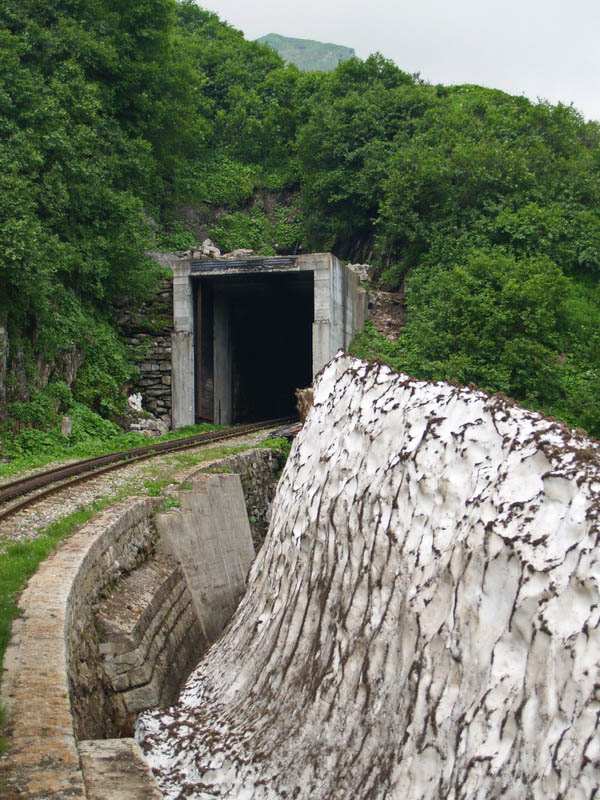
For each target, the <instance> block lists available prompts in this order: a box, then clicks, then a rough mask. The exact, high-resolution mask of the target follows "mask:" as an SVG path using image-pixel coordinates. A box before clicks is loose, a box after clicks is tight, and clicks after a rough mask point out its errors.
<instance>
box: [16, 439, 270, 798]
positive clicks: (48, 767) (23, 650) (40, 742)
mask: <svg viewBox="0 0 600 800" xmlns="http://www.w3.org/2000/svg"><path fill="white" fill-rule="evenodd" d="M216 468H217V469H219V468H220V469H222V470H225V471H229V470H231V471H232V472H233V471H238V470H239V471H240V472H241V473H242V474H243V480H242V482H244V481H245V482H246V483H247V485H248V486H249V490H248V491H247V492H246V494H247V495H248V496H252V498H253V502H254V503H255V504H256V505H258V497H259V496H261V495H262V496H263V497H264V498H269V497H270V496H271V494H272V489H271V487H270V486H268V484H269V483H273V482H274V480H275V478H276V474H277V472H278V468H279V465H278V459H277V455H276V454H274V453H273V452H272V451H269V450H258V451H251V452H249V453H244V454H243V458H240V457H239V456H236V457H233V459H224V460H223V461H222V462H220V463H219V465H217V467H216ZM202 469H203V468H202V467H199V468H196V469H194V470H190V472H189V473H188V474H187V476H186V480H190V479H192V480H193V475H194V474H197V473H199V472H200V471H201V470H202ZM252 476H253V477H252ZM212 477H214V478H217V476H212ZM218 477H223V478H232V477H233V476H229V475H224V476H218ZM259 479H260V480H263V481H264V489H260V488H259V487H258V481H259ZM236 480H237V478H236ZM162 502H163V499H162V498H129V499H128V500H125V501H122V502H120V503H117V504H115V505H114V506H111V507H110V508H109V509H106V510H105V511H104V512H102V513H101V514H99V515H98V516H97V517H95V518H94V519H93V520H91V521H90V522H89V523H87V524H86V525H85V526H84V527H83V528H82V529H81V530H80V531H79V532H78V533H76V534H74V535H73V536H71V537H70V538H69V539H68V540H66V541H65V542H64V543H63V544H62V545H61V546H60V548H59V549H58V550H57V551H56V552H55V553H54V554H53V555H52V556H51V557H50V558H49V559H48V560H47V561H46V562H44V563H43V564H42V566H41V567H40V569H39V571H38V572H37V573H36V575H35V576H34V577H33V578H32V579H31V580H30V581H29V584H28V586H27V588H26V589H25V591H24V592H23V594H22V596H21V598H20V601H19V605H20V607H21V608H22V609H23V614H22V616H21V617H20V618H19V619H17V620H15V623H14V625H13V632H12V639H11V643H10V646H9V648H8V650H7V653H6V656H5V661H4V668H5V671H4V675H3V683H2V702H3V704H4V705H5V706H6V708H7V711H8V714H9V719H10V724H11V730H10V767H11V769H10V774H9V775H8V777H7V779H6V782H5V784H4V785H3V787H2V797H3V798H6V800H11V799H12V798H15V800H16V798H21V797H28V798H31V800H36V799H38V800H42V798H43V800H59V799H60V800H62V799H63V798H82V800H83V798H87V800H95V798H100V797H111V798H112V799H113V800H117V799H118V798H123V800H124V799H125V798H130V799H131V798H134V797H140V798H141V797H148V798H152V797H158V796H160V795H157V794H156V787H155V785H154V779H153V777H152V775H151V774H150V773H149V772H148V770H147V768H146V766H145V764H144V763H143V760H140V754H139V751H138V749H137V748H136V746H135V745H134V743H133V742H132V741H131V740H128V739H120V740H116V741H113V740H111V741H108V740H107V739H106V737H115V736H118V735H119V734H122V733H123V732H128V730H129V728H130V726H131V722H132V719H133V715H134V714H135V713H136V712H137V711H139V710H141V708H146V707H148V706H153V705H155V704H158V703H161V704H162V703H169V702H170V701H171V700H172V699H173V698H174V696H175V694H176V692H177V691H178V689H179V686H180V685H181V682H182V681H183V680H184V679H185V678H186V677H187V674H188V673H189V670H190V669H191V667H192V666H193V664H194V662H195V661H196V660H197V658H198V656H199V655H200V654H201V653H202V651H203V650H204V649H205V648H206V646H207V640H206V638H205V637H203V636H202V634H201V631H200V626H199V621H198V617H197V615H196V614H195V613H194V609H193V605H192V599H191V595H190V592H189V590H188V587H187V583H186V582H185V580H184V578H183V571H182V570H181V569H180V567H179V565H178V564H177V563H176V562H175V561H174V560H172V559H170V558H169V557H168V556H166V555H164V554H160V555H158V556H155V551H156V549H157V547H158V549H159V550H160V547H159V542H158V536H157V532H156V529H155V526H154V524H153V522H152V518H153V515H154V513H155V511H156V509H157V508H158V506H159V505H160V504H161V503H162ZM266 502H267V500H266V499H265V503H266ZM261 513H263V514H264V510H262V511H261ZM246 525H247V522H246ZM244 535H245V537H246V541H247V539H248V535H249V534H248V532H247V530H246V531H245V532H244ZM210 591H211V589H210V586H208V587H207V592H208V595H210ZM208 602H210V597H208ZM101 737H102V738H104V741H83V740H89V739H96V740H98V739H100V738H101ZM110 753H112V754H113V755H108V754H110ZM120 761H121V762H123V764H127V765H129V767H130V768H129V770H126V769H125V770H124V771H123V774H122V775H121V777H118V775H117V777H115V774H114V773H115V770H117V772H118V763H119V762H120ZM103 776H104V777H103ZM103 781H107V786H108V785H112V783H111V781H112V782H113V783H114V782H115V781H116V783H115V785H119V781H120V782H121V783H120V785H121V790H120V793H114V792H112V790H111V792H109V793H108V794H107V793H105V794H102V791H103V790H102V782H103ZM99 787H100V788H99ZM107 791H108V790H107Z"/></svg>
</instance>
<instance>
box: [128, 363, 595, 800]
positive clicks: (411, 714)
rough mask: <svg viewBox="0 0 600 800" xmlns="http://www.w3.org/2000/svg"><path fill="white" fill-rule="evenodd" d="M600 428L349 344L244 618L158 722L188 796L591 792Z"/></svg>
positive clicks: (146, 719)
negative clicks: (412, 375) (595, 437)
mask: <svg viewBox="0 0 600 800" xmlns="http://www.w3.org/2000/svg"><path fill="white" fill-rule="evenodd" d="M598 456H599V450H598V446H597V445H596V443H592V442H591V441H590V440H588V439H586V438H585V437H583V436H579V435H578V434H574V433H572V432H571V431H568V430H567V429H566V428H564V427H563V426H561V425H558V424H557V423H553V422H550V421H548V420H545V419H542V418H541V417H540V416H538V415H536V414H534V413H531V412H528V411H524V410H522V409H520V408H517V407H515V406H511V405H510V404H509V403H507V402H505V401H504V400H503V399H501V398H498V397H488V396H487V395H484V394H483V393H480V392H476V391H471V390H469V389H465V388H461V387H455V386H452V385H449V384H444V383H435V384H431V383H423V382H418V381H415V380H410V379H408V378H406V377H405V376H402V375H398V374H396V373H393V372H392V371H391V370H389V369H388V368H387V367H384V366H381V365H366V364H364V363H363V362H360V361H357V360H356V359H352V358H350V357H349V356H338V357H337V358H336V359H334V361H333V362H332V363H331V364H330V365H328V366H327V367H326V368H325V370H324V371H323V372H322V373H321V375H320V377H319V380H318V382H317V385H316V387H315V402H314V408H313V410H312V411H311V413H310V415H309V417H308V420H307V422H306V425H305V427H304V429H303V431H302V433H301V434H300V436H299V437H298V439H297V440H296V442H295V443H294V446H293V448H292V453H291V455H290V458H289V460H288V463H287V466H286V469H285V472H284V474H283V477H282V480H281V483H280V485H279V489H278V494H277V498H276V501H275V510H274V515H273V519H272V522H271V528H270V532H269V534H268V537H267V539H266V541H265V544H264V546H263V548H262V551H261V552H260V554H259V556H258V558H257V559H256V561H255V563H254V565H253V567H252V570H251V573H250V577H249V587H248V591H247V593H246V596H245V598H244V599H243V601H242V603H241V605H240V607H239V609H238V611H237V613H236V615H235V617H234V619H233V620H232V622H231V624H230V626H229V627H228V629H227V630H226V631H225V633H224V635H223V637H222V638H221V639H220V641H219V642H218V643H217V644H216V645H215V646H214V647H213V648H212V650H211V651H210V652H209V654H208V656H207V657H206V659H205V660H204V661H203V662H202V663H201V664H200V666H199V667H198V669H197V670H196V672H195V673H194V674H193V676H192V677H191V679H190V680H189V682H188V684H187V686H186V688H185V690H184V692H183V695H182V698H181V701H180V703H179V705H177V706H176V707H174V708H171V709H169V710H167V711H162V712H159V711H156V712H150V713H146V714H145V715H143V717H142V718H141V719H140V721H139V723H138V731H137V736H138V739H139V740H140V742H141V744H142V746H143V748H144V750H145V752H146V755H147V757H148V759H149V761H150V763H151V765H152V767H153V769H154V770H155V772H156V774H157V777H158V778H159V782H160V785H161V788H162V790H163V791H164V792H165V795H166V796H167V797H168V798H179V797H182V798H183V797H185V798H214V797H227V798H237V800H245V799H247V800H250V798H255V799H256V800H260V799H262V798H278V799H279V798H313V799H314V798H327V800H329V799H330V798H339V800H349V799H350V798H352V799H354V798H367V797H368V798H396V797H397V798H402V800H413V799H414V800H416V799H417V798H469V800H473V799H474V798H496V797H499V796H502V797H504V798H515V799H516V798H519V800H521V799H522V798H525V797H531V798H550V797H558V796H560V797H565V798H572V800H575V798H577V799H579V798H591V797H592V796H593V795H594V794H595V791H596V787H597V786H598V783H599V780H598V776H599V771H598V767H599V763H600V738H599V736H598V715H599V712H600V702H599V701H600V687H599V685H598V683H597V681H598V661H599V654H600V634H599V632H598V621H599V618H600V594H599V587H598V578H599V569H598V549H597V546H596V545H597V540H598V509H599V504H598V498H599V493H600V461H599V459H598Z"/></svg>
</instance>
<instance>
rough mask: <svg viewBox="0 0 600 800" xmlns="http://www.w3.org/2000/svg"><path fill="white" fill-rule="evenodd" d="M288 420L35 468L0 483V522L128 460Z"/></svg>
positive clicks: (143, 458)
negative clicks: (24, 474)
mask: <svg viewBox="0 0 600 800" xmlns="http://www.w3.org/2000/svg"><path fill="white" fill-rule="evenodd" d="M292 422H294V420H293V419H291V418H286V419H274V420H266V421H264V422H255V423H252V424H250V425H236V426H235V427H233V428H227V430H223V431H212V432H210V433H199V434H196V435H195V436H187V437H185V438H183V439H176V440H173V441H170V442H156V443H155V444H149V445H146V446H144V447H136V448H135V449H133V450H124V451H122V452H119V453H111V454H109V455H105V456H97V457H96V458H86V459H84V460H82V461H76V462H74V463H72V464H67V465H65V466H63V467H56V468H54V469H50V470H46V471H45V472H39V473H37V474H36V475H30V476H29V477H27V478H21V479H20V480H16V481H13V482H12V483H5V484H3V485H2V486H0V522H1V521H3V520H5V519H7V518H8V517H10V516H12V515H13V514H16V513H18V512H19V511H23V510H24V509H25V508H28V507H29V506H31V505H34V504H35V503H37V502H38V501H40V500H42V499H44V498H46V497H49V496H50V495H53V494H56V493H58V492H60V491H62V490H63V489H67V488H70V487H71V486H76V485H77V484H79V483H84V482H85V481H88V480H92V479H94V478H97V477H98V476H100V475H104V474H106V473H107V472H112V471H113V470H118V469H121V468H122V467H125V466H129V465H130V464H134V463H136V462H139V461H145V460H146V459H149V458H153V457H155V456H158V455H164V454H165V453H173V452H177V451H180V450H190V449H192V448H194V447H199V446H200V445H203V444H212V443H217V442H223V441H226V440H227V439H233V438H236V437H238V436H244V435H245V434H247V433H254V432H256V431H260V430H267V429H269V428H274V427H277V426H278V427H282V426H284V425H287V424H290V423H292ZM11 501H15V502H11Z"/></svg>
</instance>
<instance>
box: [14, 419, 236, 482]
mask: <svg viewBox="0 0 600 800" xmlns="http://www.w3.org/2000/svg"><path fill="white" fill-rule="evenodd" d="M223 428H224V426H223V425H212V424H211V423H208V422H206V423H202V424H200V425H186V426H185V427H183V428H178V429H177V430H175V431H169V432H168V433H165V434H163V435H162V436H157V437H156V438H155V439H149V438H148V437H147V436H144V434H143V433H122V434H120V435H118V436H111V437H110V438H108V439H92V438H90V439H86V440H85V441H83V442H78V443H77V444H69V443H68V441H67V440H65V444H64V447H56V446H54V447H52V449H50V450H47V451H42V452H36V453H27V454H25V455H22V456H18V457H15V458H11V459H10V460H9V461H6V462H4V463H0V478H3V477H9V476H12V475H16V474H18V473H20V472H25V471H27V470H31V469H36V468H38V467H45V466H47V465H48V464H52V463H53V462H56V461H66V460H70V459H83V458H93V457H95V456H103V455H107V454H108V453H119V452H126V451H127V450H133V449H135V448H136V447H144V446H145V445H149V444H154V443H155V442H170V441H175V440H177V439H185V438H186V437H187V436H196V435H197V434H199V433H209V432H212V431H218V430H222V429H223Z"/></svg>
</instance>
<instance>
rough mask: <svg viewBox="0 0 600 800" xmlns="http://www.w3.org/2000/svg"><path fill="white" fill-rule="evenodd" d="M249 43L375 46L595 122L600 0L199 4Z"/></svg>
mask: <svg viewBox="0 0 600 800" xmlns="http://www.w3.org/2000/svg"><path fill="white" fill-rule="evenodd" d="M199 5H201V6H203V7H204V8H208V9H210V10H211V11H215V12H216V13H217V14H218V15H219V16H220V17H221V19H224V20H226V21H227V22H229V23H230V24H231V25H233V26H234V27H235V28H238V29H239V30H242V31H243V32H244V34H245V35H246V38H248V39H257V38H258V37H260V36H264V35H265V34H267V33H280V34H282V35H283V36H294V37H298V38H301V39H316V40H317V41H321V42H333V43H334V44H343V45H346V46H348V47H353V48H354V49H355V50H356V55H357V56H358V57H359V58H366V57H367V56H368V55H369V54H370V53H374V52H377V51H379V52H380V53H382V54H383V55H384V56H385V57H386V58H391V59H392V60H393V61H394V62H395V63H396V64H397V65H398V66H399V67H400V68H401V69H403V70H405V71H406V72H411V73H412V72H420V73H421V77H422V78H424V79H425V80H427V81H430V82H431V83H444V84H453V83H478V84H480V85H483V86H490V87H494V88H497V89H503V90H504V91H506V92H509V93H510V94H524V95H526V96H527V97H529V98H531V99H532V100H534V101H535V100H537V99H538V98H540V99H546V100H550V101H551V102H552V103H557V102H558V101H559V100H560V101H562V102H563V103H566V104H570V103H573V105H574V106H575V107H576V108H577V109H578V110H579V111H581V112H582V113H583V115H584V116H585V117H586V118H587V119H596V120H600V91H599V89H600V2H599V0H453V1H452V2H450V1H449V0H446V2H443V0H413V1H412V2H408V1H407V0H396V2H393V0H369V2H357V1H356V0H345V1H344V0H296V2H293V3H291V2H288V0H251V1H250V2H249V0H245V2H244V0H206V1H204V0H200V2H199Z"/></svg>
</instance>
